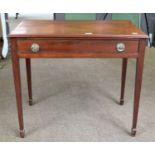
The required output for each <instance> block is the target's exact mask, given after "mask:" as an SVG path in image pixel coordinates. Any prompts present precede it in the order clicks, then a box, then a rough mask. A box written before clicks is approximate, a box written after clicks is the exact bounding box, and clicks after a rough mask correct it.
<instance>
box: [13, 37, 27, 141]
mask: <svg viewBox="0 0 155 155" xmlns="http://www.w3.org/2000/svg"><path fill="white" fill-rule="evenodd" d="M11 53H12V66H13V75H14V84H15V93H16V103H17V111H18V121H19V133H20V137H21V138H24V135H25V132H24V122H23V108H22V96H21V80H20V64H19V63H20V62H19V58H18V57H17V54H16V42H14V40H12V41H11Z"/></svg>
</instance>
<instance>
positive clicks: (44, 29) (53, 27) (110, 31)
mask: <svg viewBox="0 0 155 155" xmlns="http://www.w3.org/2000/svg"><path fill="white" fill-rule="evenodd" d="M10 37H20V38H21V37H26V38H30V37H32V38H34V37H35V38H36V37H39V38H40V37H45V38H48V37H49V38H51V37H54V38H66V37H67V38H75V37H80V38H89V39H94V38H95V39H96V38H106V39H107V38H111V37H112V39H119V38H126V39H127V38H138V39H139V38H146V34H144V33H143V32H142V31H140V30H139V29H138V28H137V27H136V26H135V25H134V24H132V22H131V21H119V20H118V21H114V20H111V21H92V20H91V21H89V20H88V21H84V20H82V21H51V20H50V21H48V20H47V21H42V20H40V21H39V20H36V21H34V20H33V21H23V22H21V23H20V24H19V25H18V26H17V27H16V28H15V29H14V30H13V31H12V32H11V34H10Z"/></svg>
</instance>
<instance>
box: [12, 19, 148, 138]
mask: <svg viewBox="0 0 155 155" xmlns="http://www.w3.org/2000/svg"><path fill="white" fill-rule="evenodd" d="M10 38H11V44H12V45H11V50H12V62H13V72H14V81H15V89H16V98H17V110H18V118H19V126H20V131H21V132H20V135H21V137H24V125H23V113H22V101H21V88H20V87H21V84H20V69H19V58H26V66H27V80H28V89H29V99H32V88H31V85H32V84H31V68H30V66H31V64H30V59H31V58H123V68H122V86H121V87H122V88H121V99H122V100H124V89H125V79H126V67H127V59H128V58H136V59H137V73H136V84H135V97H134V112H133V125H132V133H131V134H132V135H135V133H136V132H135V131H136V125H137V117H138V108H139V99H140V90H141V80H142V70H143V61H144V49H145V40H146V39H147V35H145V34H144V33H143V32H141V31H140V30H139V29H138V28H137V27H136V26H135V25H133V24H132V23H131V22H130V21H56V22H55V21H24V22H22V23H21V24H19V26H17V28H16V29H15V30H14V31H12V32H11V34H10ZM120 42H121V43H124V44H125V48H126V49H125V51H124V52H122V53H118V52H117V51H116V45H117V43H120ZM33 43H37V44H38V45H39V46H40V50H39V51H38V52H37V53H33V52H32V51H31V45H32V44H33Z"/></svg>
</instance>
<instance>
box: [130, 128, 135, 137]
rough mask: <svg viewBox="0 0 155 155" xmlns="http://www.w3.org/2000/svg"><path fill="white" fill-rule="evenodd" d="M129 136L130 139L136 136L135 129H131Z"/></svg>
mask: <svg viewBox="0 0 155 155" xmlns="http://www.w3.org/2000/svg"><path fill="white" fill-rule="evenodd" d="M131 136H132V137H135V136H136V129H135V128H133V129H131Z"/></svg>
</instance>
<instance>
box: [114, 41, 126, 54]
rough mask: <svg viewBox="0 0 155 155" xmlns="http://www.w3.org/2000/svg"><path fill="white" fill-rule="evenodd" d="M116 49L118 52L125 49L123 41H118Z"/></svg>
mask: <svg viewBox="0 0 155 155" xmlns="http://www.w3.org/2000/svg"><path fill="white" fill-rule="evenodd" d="M116 49H117V52H119V53H121V52H124V51H125V44H124V43H118V44H117V45H116Z"/></svg>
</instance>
